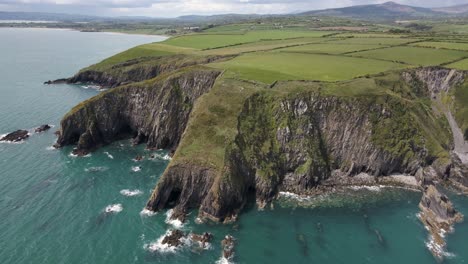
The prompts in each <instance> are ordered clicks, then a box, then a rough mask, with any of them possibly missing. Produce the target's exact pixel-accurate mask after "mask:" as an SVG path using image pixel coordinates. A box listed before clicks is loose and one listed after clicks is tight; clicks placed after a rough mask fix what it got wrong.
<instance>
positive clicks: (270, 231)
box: [0, 29, 468, 264]
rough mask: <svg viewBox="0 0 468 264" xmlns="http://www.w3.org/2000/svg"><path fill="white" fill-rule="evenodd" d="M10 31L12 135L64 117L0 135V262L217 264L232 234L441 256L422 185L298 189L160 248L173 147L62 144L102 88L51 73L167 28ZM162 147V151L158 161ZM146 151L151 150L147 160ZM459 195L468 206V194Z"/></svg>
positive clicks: (2, 48)
mask: <svg viewBox="0 0 468 264" xmlns="http://www.w3.org/2000/svg"><path fill="white" fill-rule="evenodd" d="M0 39H1V40H2V41H0V58H1V62H2V63H1V64H0V134H5V133H8V132H11V131H13V130H16V129H21V128H26V129H32V128H34V127H36V126H39V125H41V124H44V123H49V124H53V125H55V126H56V127H55V128H53V129H51V130H50V131H48V132H45V133H41V134H33V135H32V136H31V138H29V139H28V140H27V141H25V142H24V143H22V144H2V143H0V168H1V170H0V214H1V215H0V230H1V232H0V263H215V262H216V261H217V260H218V259H219V257H220V251H221V248H220V241H221V240H222V238H223V237H224V236H225V235H226V234H232V235H234V237H235V238H236V239H237V248H236V249H237V250H236V257H235V259H234V261H235V262H236V263H320V264H322V263H325V264H326V263H347V264H349V263H435V261H434V259H433V257H432V255H431V254H430V253H429V251H428V250H427V249H426V247H425V242H426V240H427V233H426V231H425V230H424V227H423V226H422V225H421V224H420V223H419V221H418V219H417V218H416V213H417V212H418V208H417V205H418V202H419V199H420V196H421V194H420V193H417V192H411V191H404V190H392V189H383V190H376V189H375V190H374V189H373V190H362V191H353V190H350V193H349V195H346V196H343V195H334V196H322V197H318V198H315V199H313V200H302V201H301V202H300V205H301V207H298V202H297V201H295V200H290V199H289V200H288V199H281V200H280V201H279V202H277V203H275V206H274V209H270V208H268V209H266V210H264V211H258V210H256V209H255V208H254V206H252V205H251V206H249V207H248V208H247V209H246V210H245V212H244V213H243V214H242V215H241V217H240V220H239V222H237V223H235V224H232V225H225V226H220V225H207V224H200V225H198V224H195V216H196V212H192V214H191V215H190V217H189V218H190V219H189V222H188V223H186V224H185V225H184V226H183V227H182V229H183V230H184V231H186V232H189V231H193V232H204V231H210V232H212V233H213V234H214V235H215V239H214V241H213V243H212V246H211V248H210V249H209V250H206V251H200V250H195V249H191V248H190V247H185V248H182V249H181V250H178V251H176V252H172V253H170V252H168V253H164V252H152V251H151V250H149V248H151V246H155V245H156V244H154V242H156V241H157V240H158V238H160V237H161V236H162V235H164V234H165V233H166V232H167V230H168V229H171V228H173V227H172V225H171V223H167V221H166V214H165V212H161V213H158V214H156V215H152V216H148V215H145V214H143V215H142V214H141V211H142V209H143V207H144V205H145V203H146V201H147V198H148V196H149V195H150V192H151V190H152V188H153V187H154V184H155V183H156V182H157V179H158V178H159V177H160V175H161V174H162V172H163V170H164V169H165V167H166V166H167V164H168V162H169V161H168V160H167V159H165V158H164V156H165V155H166V152H165V151H158V152H149V151H147V150H145V149H144V146H139V147H136V148H135V147H131V145H130V142H129V141H126V140H124V141H121V142H117V143H115V144H113V145H111V146H107V147H105V148H103V149H100V150H98V151H97V152H95V153H93V154H92V155H91V156H90V157H86V158H75V157H72V156H71V155H70V152H71V148H69V147H68V148H64V149H61V150H53V149H51V148H50V146H51V145H52V144H53V143H54V140H55V136H54V135H53V132H54V131H55V129H56V128H57V125H58V123H59V120H60V118H61V117H62V116H63V115H64V114H65V113H66V112H67V111H68V110H69V109H70V108H71V107H73V106H74V105H75V104H77V103H78V102H80V101H83V100H85V99H87V98H89V97H91V96H93V95H96V94H97V93H98V92H97V91H96V90H93V89H84V88H83V87H80V86H70V85H51V86H46V85H42V83H43V82H44V81H46V80H49V79H57V78H61V77H66V76H70V75H72V74H74V73H75V72H76V71H78V70H79V69H80V68H82V67H85V66H87V65H89V64H92V63H95V62H98V61H99V60H101V59H103V58H105V57H107V56H110V55H112V54H115V53H117V52H119V51H122V50H125V49H127V48H130V47H132V46H135V45H137V44H140V43H147V42H151V41H157V40H158V38H157V37H144V36H130V35H116V34H105V33H79V32H73V31H64V30H45V29H0ZM151 153H155V154H157V158H156V159H154V160H148V159H147V158H148V157H149V155H150V154H151ZM137 155H143V156H145V157H146V158H145V160H144V161H142V162H135V161H133V160H132V159H133V158H134V157H135V156H137ZM136 167H139V168H140V170H139V171H138V170H137V169H135V168H136ZM132 168H133V170H132ZM453 199H454V203H455V205H456V206H457V208H459V209H460V210H461V211H462V212H463V213H465V215H468V206H467V205H468V199H467V198H466V197H461V196H455V195H454V197H453ZM467 234H468V224H466V222H465V223H463V224H460V225H458V226H457V227H456V233H455V234H453V235H449V236H448V241H449V250H450V252H452V253H454V254H455V256H454V257H453V258H451V259H449V260H448V261H447V263H465V262H466V261H467V260H468V251H467V250H466V245H467V243H466V241H467Z"/></svg>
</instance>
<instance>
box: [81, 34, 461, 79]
mask: <svg viewBox="0 0 468 264" xmlns="http://www.w3.org/2000/svg"><path fill="white" fill-rule="evenodd" d="M233 28H234V29H235V28H237V26H236V25H233V26H232V28H231V27H229V26H223V27H218V28H215V29H216V30H215V29H213V28H212V29H208V30H206V31H202V32H200V33H193V34H189V35H182V36H177V37H172V38H170V39H167V40H166V41H163V42H160V43H151V44H145V45H141V46H138V47H135V48H132V49H130V50H127V51H125V52H122V53H119V54H117V55H115V56H112V57H110V58H108V59H106V60H104V61H102V62H100V63H98V64H95V65H92V66H90V67H88V68H86V69H84V70H94V71H103V72H110V73H112V71H113V69H114V68H116V66H119V65H121V64H122V63H125V62H128V61H131V60H135V59H141V58H145V59H146V60H147V61H151V60H148V59H149V58H164V57H171V56H175V55H180V54H184V55H186V56H193V57H204V56H208V55H211V56H216V55H222V56H224V55H232V56H233V57H232V58H231V59H230V60H228V61H223V62H221V63H219V62H217V63H213V64H210V67H215V68H221V69H225V70H227V74H228V75H230V76H232V77H233V78H237V79H241V80H248V81H257V82H261V83H266V84H271V83H273V82H275V81H285V80H317V81H343V80H349V79H353V78H357V77H362V76H366V75H369V74H377V73H381V72H386V71H389V70H395V69H404V68H411V67H418V66H437V65H442V66H446V67H453V68H457V69H468V63H466V61H467V59H468V47H467V46H466V45H467V44H466V43H468V35H467V36H465V35H457V38H447V39H448V40H447V41H443V39H444V38H443V36H442V35H441V36H440V38H439V37H438V35H437V34H435V35H423V34H413V35H412V34H408V33H405V34H390V33H381V32H372V33H370V32H367V33H359V32H355V33H352V32H351V33H350V32H345V31H342V32H340V31H327V30H320V31H318V30H307V29H304V28H301V29H300V30H295V29H291V28H285V29H281V28H279V29H271V28H267V29H265V30H261V29H259V28H258V27H257V28H255V29H253V30H249V29H245V28H243V29H242V30H233ZM148 63H149V62H148ZM149 64H150V63H149ZM115 74H118V73H115Z"/></svg>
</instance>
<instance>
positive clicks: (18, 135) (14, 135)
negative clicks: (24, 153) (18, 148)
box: [0, 130, 29, 142]
mask: <svg viewBox="0 0 468 264" xmlns="http://www.w3.org/2000/svg"><path fill="white" fill-rule="evenodd" d="M28 137H29V133H28V131H27V130H16V131H14V132H11V133H10V134H7V135H6V136H4V137H2V138H0V141H9V142H20V141H23V140H25V139H27V138H28Z"/></svg>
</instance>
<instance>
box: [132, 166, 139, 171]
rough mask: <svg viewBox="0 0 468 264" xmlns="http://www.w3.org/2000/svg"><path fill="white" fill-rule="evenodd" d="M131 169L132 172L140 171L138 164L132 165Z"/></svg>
mask: <svg viewBox="0 0 468 264" xmlns="http://www.w3.org/2000/svg"><path fill="white" fill-rule="evenodd" d="M132 171H133V172H139V171H141V167H140V166H134V167H132Z"/></svg>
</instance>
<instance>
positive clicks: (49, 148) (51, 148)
mask: <svg viewBox="0 0 468 264" xmlns="http://www.w3.org/2000/svg"><path fill="white" fill-rule="evenodd" d="M46 150H57V149H56V148H55V147H54V146H48V147H47V148H46Z"/></svg>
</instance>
